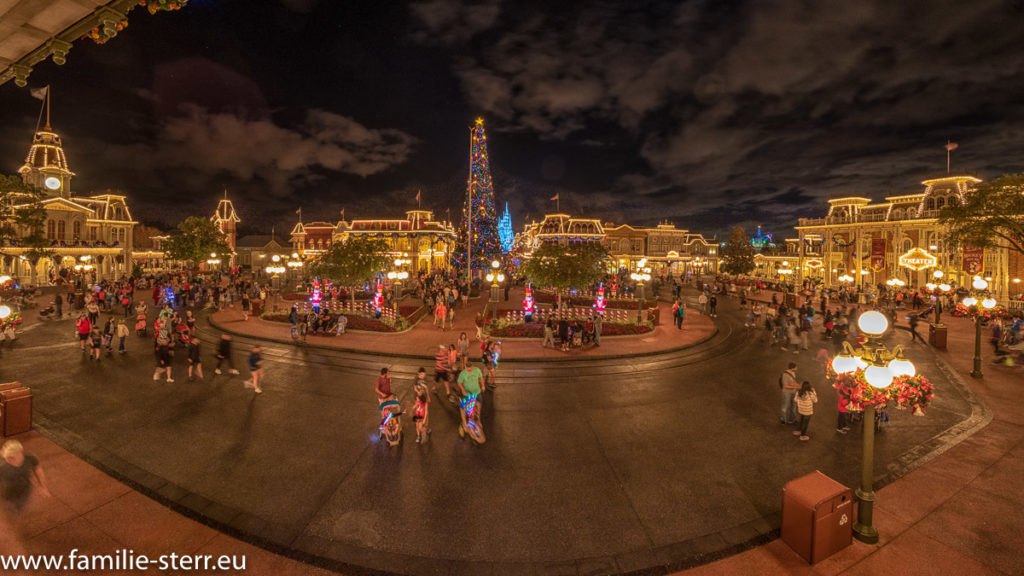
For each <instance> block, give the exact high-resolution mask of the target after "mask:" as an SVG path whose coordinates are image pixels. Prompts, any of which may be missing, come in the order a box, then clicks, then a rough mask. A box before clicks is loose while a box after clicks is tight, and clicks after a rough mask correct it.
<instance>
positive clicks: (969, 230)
mask: <svg viewBox="0 0 1024 576" xmlns="http://www.w3.org/2000/svg"><path fill="white" fill-rule="evenodd" d="M939 224H941V225H943V226H945V227H946V241H947V243H948V244H949V246H965V245H969V246H973V247H975V248H995V247H998V246H1001V245H1002V243H1001V242H1000V241H1002V242H1005V244H1006V245H1008V246H1009V247H1010V249H1011V250H1014V251H1016V252H1019V253H1021V254H1024V174H1007V175H1005V176H1003V177H1001V178H996V179H995V180H991V181H989V182H982V183H981V184H979V185H978V187H977V188H976V189H975V190H973V191H971V192H968V193H967V197H966V198H965V201H964V202H963V203H960V202H955V201H954V202H951V203H950V204H947V205H946V206H945V207H944V208H943V209H942V211H941V212H940V213H939Z"/></svg>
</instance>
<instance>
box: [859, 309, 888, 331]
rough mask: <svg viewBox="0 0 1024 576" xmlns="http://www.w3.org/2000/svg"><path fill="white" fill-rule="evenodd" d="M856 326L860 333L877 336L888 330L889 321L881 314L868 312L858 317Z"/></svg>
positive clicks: (872, 311) (874, 311) (873, 311)
mask: <svg viewBox="0 0 1024 576" xmlns="http://www.w3.org/2000/svg"><path fill="white" fill-rule="evenodd" d="M857 326H858V327H860V329H861V331H862V332H865V333H867V334H871V335H872V336H878V335H880V334H883V333H884V332H885V331H886V330H888V329H889V319H888V318H886V317H885V314H882V313H881V312H878V311H876V310H869V311H868V312H865V313H863V314H861V315H860V318H858V319H857Z"/></svg>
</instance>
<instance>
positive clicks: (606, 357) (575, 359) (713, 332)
mask: <svg viewBox="0 0 1024 576" xmlns="http://www.w3.org/2000/svg"><path fill="white" fill-rule="evenodd" d="M206 323H207V324H209V325H210V327H212V328H214V329H215V330H220V331H221V332H224V333H226V334H231V335H232V336H236V337H239V338H249V339H252V340H261V341H264V342H274V343H276V344H285V345H289V346H297V347H301V348H313V349H317V350H331V351H335V352H342V353H348V354H363V355H368V356H382V357H386V358H408V359H412V360H433V359H434V357H433V356H427V355H425V354H405V353H402V352H377V351H372V350H360V349H358V348H341V347H338V346H325V345H323V344H310V343H308V342H296V341H294V340H285V339H284V338H268V337H265V336H253V335H251V334H246V333H244V332H239V331H237V330H232V329H230V328H225V327H224V326H223V325H221V324H218V323H217V322H214V320H213V317H212V315H207V316H206ZM717 335H718V327H717V326H714V327H713V329H712V330H711V333H710V334H708V335H707V336H704V337H703V338H700V339H698V340H696V341H694V342H691V343H689V344H686V345H684V346H675V347H672V348H665V349H662V350H652V351H650V352H638V353H636V354H609V355H602V356H587V357H583V358H578V357H572V358H541V357H525V358H502V359H501V362H502V363H503V364H504V363H527V362H529V363H537V362H545V363H547V362H550V363H558V362H579V361H581V360H583V361H586V360H620V359H624V358H643V357H648V356H660V355H662V354H671V353H674V352H681V351H683V350H687V349H690V348H693V347H695V346H700V345H701V344H704V343H706V342H708V341H709V340H711V339H712V338H714V337H715V336H717Z"/></svg>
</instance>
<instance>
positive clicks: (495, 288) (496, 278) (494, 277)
mask: <svg viewBox="0 0 1024 576" xmlns="http://www.w3.org/2000/svg"><path fill="white" fill-rule="evenodd" d="M487 281H488V282H490V283H491V305H492V306H494V320H497V319H498V297H499V296H500V294H499V292H500V291H501V286H500V284H501V283H502V282H504V281H505V275H504V274H502V273H501V262H498V261H497V260H493V261H492V262H491V271H490V273H488V274H487Z"/></svg>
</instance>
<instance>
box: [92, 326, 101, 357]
mask: <svg viewBox="0 0 1024 576" xmlns="http://www.w3.org/2000/svg"><path fill="white" fill-rule="evenodd" d="M102 349H103V334H101V333H100V327H99V326H95V325H94V326H93V327H92V332H90V333H89V357H90V358H92V359H93V360H95V361H97V362H99V361H100V350H102Z"/></svg>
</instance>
